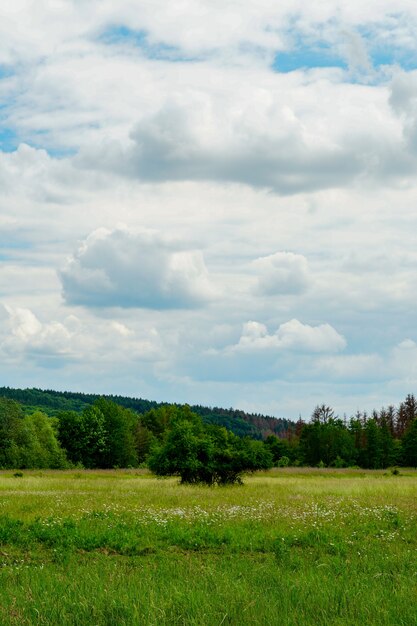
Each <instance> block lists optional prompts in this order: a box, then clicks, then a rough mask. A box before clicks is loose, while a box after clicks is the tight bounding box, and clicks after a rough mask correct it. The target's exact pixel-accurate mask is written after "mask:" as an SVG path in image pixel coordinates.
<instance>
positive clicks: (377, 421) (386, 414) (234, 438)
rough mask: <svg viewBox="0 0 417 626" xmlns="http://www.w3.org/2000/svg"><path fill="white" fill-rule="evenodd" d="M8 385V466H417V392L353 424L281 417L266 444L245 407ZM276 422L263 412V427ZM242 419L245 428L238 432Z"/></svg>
mask: <svg viewBox="0 0 417 626" xmlns="http://www.w3.org/2000/svg"><path fill="white" fill-rule="evenodd" d="M6 389H7V392H6V393H7V396H8V397H5V395H6V394H4V393H3V395H2V396H1V397H0V468H3V469H8V468H13V469H33V468H51V469H59V468H70V467H79V468H87V469H95V468H105V469H110V468H121V467H124V468H128V467H131V468H134V467H139V466H141V467H149V468H150V469H151V470H152V471H154V472H155V473H156V474H161V475H179V476H180V477H181V479H182V480H183V481H185V482H198V481H203V482H209V483H213V482H218V483H222V482H227V481H229V482H235V481H238V480H240V476H241V475H242V473H243V472H246V471H254V470H257V469H267V468H269V467H272V466H278V467H285V466H299V465H306V466H313V467H336V468H337V467H361V468H368V469H383V468H387V467H395V466H409V467H417V400H416V398H415V396H414V395H412V394H410V395H408V396H407V397H406V399H405V400H404V401H403V402H401V403H400V405H399V406H398V407H394V406H389V407H387V408H382V409H381V410H379V411H376V410H375V411H373V412H372V413H371V414H369V415H368V414H367V413H365V412H363V413H361V412H358V413H356V414H355V415H353V416H351V417H350V418H347V417H343V418H340V417H338V416H337V415H335V413H334V411H333V410H332V409H331V407H329V406H326V405H322V406H317V407H316V408H315V409H314V411H313V413H312V416H311V419H310V421H308V422H304V421H303V420H301V419H300V420H299V421H298V422H291V421H290V420H281V421H280V425H281V427H282V426H283V424H285V428H281V429H279V436H277V434H275V433H274V430H273V429H272V428H271V429H269V430H268V429H265V430H264V433H263V436H262V438H260V432H261V431H260V429H259V430H258V431H257V432H255V433H252V436H251V435H250V434H249V435H248V433H247V432H245V431H243V432H242V430H241V428H240V422H243V423H248V422H245V421H244V420H243V419H242V415H245V414H244V413H242V412H239V411H233V410H229V411H225V412H224V413H222V412H221V409H214V410H211V411H212V412H211V413H210V409H205V410H203V407H200V411H197V410H195V407H189V406H188V405H182V406H181V405H169V404H157V403H151V402H148V401H144V400H141V401H139V400H134V399H131V402H130V404H129V402H128V399H127V398H124V399H123V403H122V402H118V397H114V398H112V399H111V398H110V397H108V396H107V397H99V396H95V397H89V401H88V402H87V401H86V399H85V396H84V395H83V394H70V393H68V394H67V395H64V394H57V395H54V393H53V392H42V391H41V390H23V391H22V390H11V389H8V388H6ZM4 390H5V388H3V392H4ZM43 394H45V397H43ZM15 398H19V399H20V402H18V401H17V400H16V399H15ZM42 399H43V401H44V402H43V404H42V402H41V400H42ZM22 400H26V402H27V401H28V400H30V404H26V403H25V404H22ZM53 400H56V401H55V402H53ZM139 402H142V405H139ZM48 403H49V404H48ZM42 406H49V408H50V409H52V410H53V413H52V414H51V413H49V414H48V412H47V411H45V410H43V409H41V408H40V407H42ZM69 407H70V408H69ZM138 409H142V411H140V410H138ZM143 409H145V410H143ZM213 415H214V416H216V415H217V416H222V415H224V416H225V417H226V418H227V419H226V425H227V426H228V427H226V425H224V423H223V424H222V422H221V421H220V420H219V421H220V424H219V422H217V423H216V420H215V419H213ZM207 417H208V418H209V419H207ZM254 417H255V416H252V418H254ZM210 418H212V419H210ZM273 419H274V418H265V417H263V416H259V417H258V424H261V425H262V423H263V422H264V423H265V422H266V423H269V421H270V420H273ZM234 420H236V421H237V422H238V424H237V428H236V429H235V431H234V432H233V428H231V427H230V426H233V423H234ZM254 423H255V422H254ZM264 425H265V424H264ZM179 451H181V452H179ZM181 459H182V461H181ZM184 459H187V460H188V461H187V462H188V466H187V467H185V465H184ZM180 461H181V462H182V465H181V467H179V465H178V463H179V462H180ZM190 468H191V469H190ZM228 477H229V478H228Z"/></svg>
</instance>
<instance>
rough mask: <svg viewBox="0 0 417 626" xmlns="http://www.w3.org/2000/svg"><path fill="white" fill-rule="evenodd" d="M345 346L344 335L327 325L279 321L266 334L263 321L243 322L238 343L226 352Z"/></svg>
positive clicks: (333, 349)
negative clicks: (274, 329) (272, 329)
mask: <svg viewBox="0 0 417 626" xmlns="http://www.w3.org/2000/svg"><path fill="white" fill-rule="evenodd" d="M345 347H346V340H345V338H344V337H343V336H342V335H340V334H339V333H338V332H337V331H336V330H335V329H334V328H333V327H332V326H330V324H320V325H319V326H310V325H309V324H302V323H301V322H299V321H298V320H297V319H292V320H290V321H289V322H285V323H284V324H281V325H280V326H279V328H278V329H277V330H276V331H275V333H273V334H269V333H268V329H267V327H266V326H265V324H261V323H259V322H253V321H251V322H247V323H246V324H244V326H243V331H242V335H241V337H240V339H239V342H238V343H237V344H236V345H234V346H230V347H229V348H227V351H232V352H256V351H262V350H270V351H281V350H290V351H293V350H294V351H300V352H338V351H339V350H343V349H344V348H345Z"/></svg>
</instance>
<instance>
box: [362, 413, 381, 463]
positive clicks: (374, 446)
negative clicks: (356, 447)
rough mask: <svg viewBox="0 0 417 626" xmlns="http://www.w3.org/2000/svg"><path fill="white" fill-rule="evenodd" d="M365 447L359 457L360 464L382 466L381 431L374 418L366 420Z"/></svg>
mask: <svg viewBox="0 0 417 626" xmlns="http://www.w3.org/2000/svg"><path fill="white" fill-rule="evenodd" d="M364 432H365V442H366V443H365V447H364V449H363V450H362V453H361V457H360V461H361V462H360V465H361V466H362V467H367V468H369V469H380V468H381V467H382V443H381V431H380V429H379V428H378V425H377V422H376V420H375V419H370V420H368V421H367V423H366V426H365V429H364Z"/></svg>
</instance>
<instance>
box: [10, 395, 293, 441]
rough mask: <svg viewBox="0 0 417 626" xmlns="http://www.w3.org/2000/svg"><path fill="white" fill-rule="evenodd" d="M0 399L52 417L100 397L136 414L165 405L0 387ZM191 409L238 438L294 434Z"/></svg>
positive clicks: (284, 423) (289, 428) (214, 410)
mask: <svg viewBox="0 0 417 626" xmlns="http://www.w3.org/2000/svg"><path fill="white" fill-rule="evenodd" d="M0 396H3V397H6V398H11V399H12V400H16V401H17V402H20V404H22V405H23V406H24V409H25V412H26V413H30V412H32V411H34V410H35V409H41V410H42V411H44V412H45V413H47V414H48V415H51V416H54V415H56V414H57V413H59V411H77V412H80V411H82V410H83V408H84V407H85V406H87V405H89V404H93V402H95V400H97V399H98V398H100V397H104V398H107V399H109V400H112V401H113V402H115V403H116V404H120V405H121V406H123V407H125V408H128V409H132V410H133V411H135V412H136V413H146V411H149V410H150V409H153V408H157V407H158V406H162V405H164V404H165V405H166V404H168V403H167V402H155V401H153V400H144V399H142V398H129V397H125V396H118V395H108V394H91V393H77V392H73V391H53V390H52V389H45V390H43V389H36V388H33V389H13V388H11V387H0ZM191 409H192V410H193V411H194V412H195V413H198V414H199V415H201V417H202V418H203V421H205V422H207V423H211V424H218V425H220V426H225V427H226V428H228V429H229V430H231V431H233V432H234V433H235V434H237V435H239V436H240V437H244V436H249V437H252V438H254V439H264V438H265V437H267V436H268V435H271V434H273V435H277V437H285V436H286V435H287V433H289V432H290V433H291V432H294V430H295V423H294V422H293V421H291V420H288V419H285V418H276V417H271V416H269V415H260V414H257V413H246V412H245V411H240V410H237V409H222V408H218V407H205V406H201V405H195V406H192V407H191Z"/></svg>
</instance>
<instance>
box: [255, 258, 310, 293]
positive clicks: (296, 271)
mask: <svg viewBox="0 0 417 626" xmlns="http://www.w3.org/2000/svg"><path fill="white" fill-rule="evenodd" d="M254 267H255V268H256V270H257V271H258V273H259V276H258V279H257V285H256V288H255V292H256V293H257V294H259V295H265V296H273V295H286V294H290V295H291V294H300V293H303V292H304V291H305V290H306V289H307V288H308V286H309V284H310V283H311V277H310V273H309V268H308V263H307V259H306V258H305V257H304V256H303V255H301V254H294V253H292V252H276V253H275V254H271V255H269V256H266V257H261V258H259V259H256V261H254Z"/></svg>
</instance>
